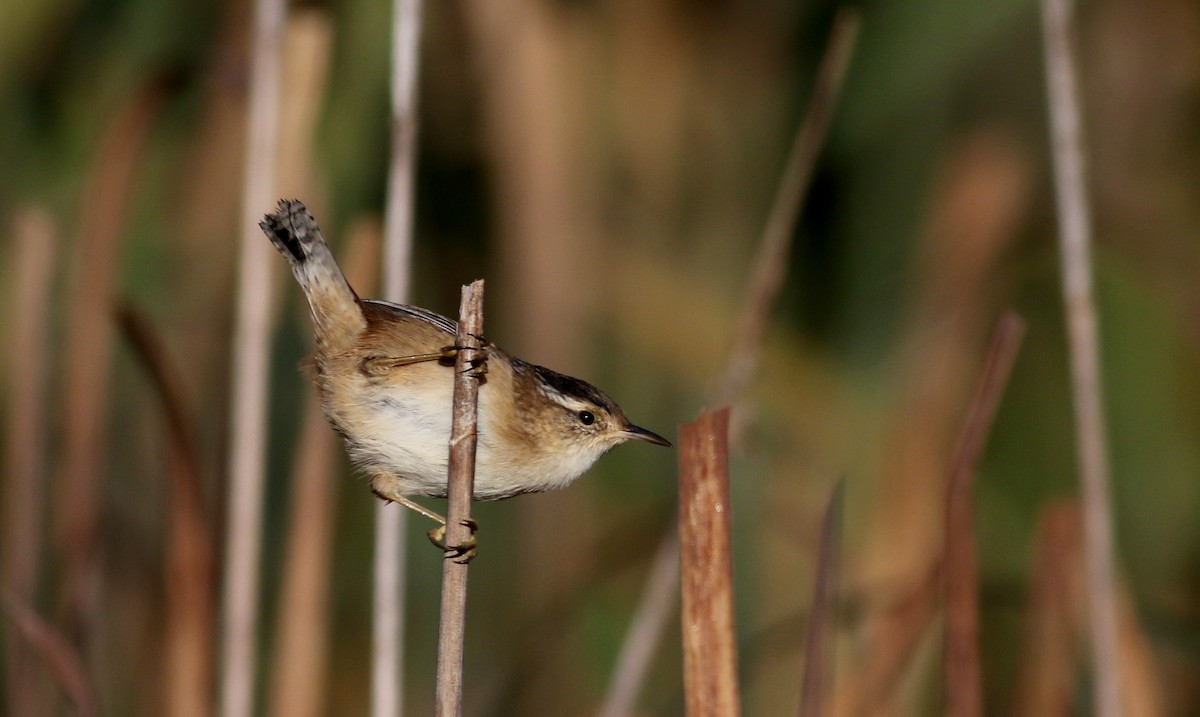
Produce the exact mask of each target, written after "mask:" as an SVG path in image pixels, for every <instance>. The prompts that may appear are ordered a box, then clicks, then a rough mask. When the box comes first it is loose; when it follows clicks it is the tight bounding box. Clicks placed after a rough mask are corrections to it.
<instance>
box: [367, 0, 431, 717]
mask: <svg viewBox="0 0 1200 717" xmlns="http://www.w3.org/2000/svg"><path fill="white" fill-rule="evenodd" d="M394 3H395V4H394V7H393V12H392V86H391V95H392V158H391V166H390V168H389V173H388V195H387V208H386V218H385V222H386V225H385V227H384V253H383V264H384V276H383V296H384V298H385V299H387V300H388V301H395V302H397V303H406V302H407V301H408V300H409V285H410V277H411V275H412V243H413V224H414V221H413V218H414V211H413V195H414V193H415V181H414V179H415V176H416V143H417V78H418V77H419V75H420V73H419V67H420V42H421V9H422V5H423V3H422V1H421V0H394ZM406 513H407V511H404V510H400V509H398V508H397V507H396V506H391V505H388V504H386V503H380V504H379V505H378V506H376V508H375V560H374V571H375V586H374V603H373V608H372V609H373V615H374V620H373V623H374V628H373V632H372V634H373V639H374V643H373V646H372V654H371V715H372V717H398V715H401V714H403V709H404V708H403V704H404V699H403V698H404V612H405V610H404V605H405V595H406V591H405V589H404V556H405V553H406V552H407V550H406V540H405V532H404V526H405V524H406V523H407V522H408V521H407V515H406Z"/></svg>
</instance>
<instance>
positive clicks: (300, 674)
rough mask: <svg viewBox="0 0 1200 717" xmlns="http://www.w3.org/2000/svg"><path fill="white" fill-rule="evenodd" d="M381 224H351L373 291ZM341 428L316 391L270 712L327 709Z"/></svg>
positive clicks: (300, 453) (352, 247) (303, 432)
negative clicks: (336, 430)
mask: <svg viewBox="0 0 1200 717" xmlns="http://www.w3.org/2000/svg"><path fill="white" fill-rule="evenodd" d="M379 244H380V228H379V225H378V223H377V222H374V221H367V222H362V223H360V224H359V225H358V226H357V227H356V228H355V229H354V230H352V231H351V237H350V241H349V247H348V249H347V255H346V261H344V262H342V266H343V268H344V269H345V272H346V278H347V279H348V280H349V281H350V285H351V286H354V287H356V288H357V290H358V291H360V292H362V294H363V295H364V296H370V295H371V294H372V293H373V291H374V288H375V285H376V284H377V283H378V271H377V267H378V265H379V261H378V256H379ZM336 454H337V440H336V434H334V432H333V431H332V430H331V429H330V427H329V424H328V422H327V421H326V420H325V414H324V412H323V411H322V410H321V404H320V402H319V401H318V400H317V397H316V394H315V393H312V394H310V395H309V400H308V404H307V405H306V406H305V409H304V419H303V421H302V424H301V428H300V439H299V442H298V443H297V445H296V453H295V459H294V460H293V464H292V499H291V501H290V505H291V508H290V516H289V518H288V534H287V547H286V548H285V554H284V557H283V569H282V585H281V587H280V597H279V603H280V604H279V616H278V620H277V622H276V629H275V633H276V647H275V655H276V657H275V671H274V675H273V677H272V687H271V702H270V705H271V706H270V714H273V715H276V716H277V717H316V716H317V715H320V714H324V713H325V707H326V702H325V697H326V696H325V685H326V679H327V663H328V657H329V621H330V613H329V601H330V587H331V576H330V567H331V563H330V561H331V558H332V555H333V539H334V534H333V533H334V530H333V528H334V515H335V512H336V509H337V501H336V498H337V493H336V491H334V490H333V487H334V485H333V483H332V482H331V481H332V479H333V478H334V461H333V459H334V457H335V455H336Z"/></svg>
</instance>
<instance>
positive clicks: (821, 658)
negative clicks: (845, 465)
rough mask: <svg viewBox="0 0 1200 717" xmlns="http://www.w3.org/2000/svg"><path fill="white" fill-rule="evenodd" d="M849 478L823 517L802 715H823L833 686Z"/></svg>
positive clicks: (836, 490) (839, 486)
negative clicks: (842, 546) (843, 533)
mask: <svg viewBox="0 0 1200 717" xmlns="http://www.w3.org/2000/svg"><path fill="white" fill-rule="evenodd" d="M845 494H846V481H845V480H844V479H843V480H840V481H838V482H837V485H835V486H834V488H833V494H832V495H830V496H829V504H828V505H827V506H826V507H825V515H824V516H823V517H822V518H821V542H820V545H819V546H818V548H817V576H816V580H815V581H814V584H813V599H812V608H811V609H810V610H809V611H808V625H807V628H806V629H805V635H804V672H803V674H802V675H801V679H800V708H799V710H798V712H797V714H798V715H799V717H820V716H821V715H823V714H825V710H826V709H828V704H827V703H828V701H829V697H830V693H831V692H832V686H833V666H834V658H835V655H834V652H835V650H834V647H835V645H834V639H835V637H836V622H837V595H838V575H839V574H840V573H841V565H840V561H841V555H840V552H841V530H842V525H841V520H842V504H843V502H844V501H845Z"/></svg>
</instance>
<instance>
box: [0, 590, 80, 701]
mask: <svg viewBox="0 0 1200 717" xmlns="http://www.w3.org/2000/svg"><path fill="white" fill-rule="evenodd" d="M0 609H3V611H4V614H5V616H6V617H8V619H9V621H10V622H11V623H12V624H13V626H14V627H15V628H16V632H17V635H19V636H20V638H21V639H22V640H24V641H25V642H26V643H27V644H28V645H29V646H30V647H31V648H32V649H33V652H34V653H35V654H37V655H38V656H40V657H41V658H42V662H43V663H44V664H45V665H46V667H47V668H48V671H49V673H50V675H51V677H53V678H54V681H55V682H57V683H58V685H59V687H60V688H61V689H62V691H63V692H64V693H65V694H66V695H67V698H68V699H69V700H70V701H71V705H72V706H73V707H74V708H75V712H76V713H77V714H78V715H80V717H95V716H96V715H99V714H100V709H99V705H98V703H97V702H96V695H95V693H94V692H93V691H92V687H91V685H90V684H89V681H88V675H87V671H86V670H85V669H84V667H83V660H81V659H80V657H79V653H78V652H76V650H75V648H74V647H72V645H71V643H70V641H69V640H67V638H66V637H65V636H63V635H62V634H61V633H60V632H58V631H57V630H55V629H54V628H53V627H51V626H50V624H49V623H47V622H46V621H45V620H43V619H42V618H41V616H40V615H38V614H37V613H36V612H34V611H33V610H32V609H31V608H30V607H29V606H28V605H24V604H22V603H19V602H17V601H16V599H15V598H14V597H13V596H12V595H11V594H8V593H0Z"/></svg>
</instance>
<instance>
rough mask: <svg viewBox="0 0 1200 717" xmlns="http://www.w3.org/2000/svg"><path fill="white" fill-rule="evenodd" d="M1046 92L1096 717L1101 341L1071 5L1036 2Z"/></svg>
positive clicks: (1099, 699)
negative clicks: (1078, 481)
mask: <svg viewBox="0 0 1200 717" xmlns="http://www.w3.org/2000/svg"><path fill="white" fill-rule="evenodd" d="M1041 5H1042V30H1043V39H1044V43H1045V54H1046V88H1047V94H1048V104H1049V108H1050V129H1051V149H1052V152H1053V155H1054V185H1055V189H1056V192H1055V194H1056V196H1057V200H1058V223H1059V250H1060V253H1061V256H1062V291H1063V304H1064V306H1065V307H1066V315H1067V316H1066V321H1067V336H1068V340H1069V352H1070V361H1071V384H1072V394H1073V396H1074V406H1075V440H1076V446H1077V450H1078V454H1079V470H1080V479H1081V482H1082V484H1083V485H1082V493H1083V514H1084V540H1085V544H1084V551H1085V562H1086V564H1087V580H1088V589H1087V594H1088V599H1089V615H1088V619H1089V625H1090V629H1091V637H1092V639H1091V648H1092V660H1093V663H1094V667H1095V674H1094V675H1093V679H1092V688H1093V700H1094V702H1095V709H1096V715H1097V717H1118V715H1119V714H1120V712H1121V670H1120V664H1119V658H1120V655H1119V636H1118V621H1117V593H1116V569H1115V567H1114V565H1113V562H1114V558H1113V546H1114V543H1115V538H1114V537H1113V526H1112V498H1111V496H1110V491H1109V467H1108V455H1107V437H1106V435H1105V419H1104V397H1103V392H1102V390H1101V384H1100V380H1101V367H1100V341H1099V335H1098V334H1099V327H1098V319H1097V316H1096V304H1095V299H1094V297H1093V290H1092V257H1091V243H1092V227H1091V208H1090V207H1089V206H1088V195H1087V176H1086V174H1085V168H1084V157H1083V131H1082V118H1081V113H1080V102H1079V81H1078V78H1077V77H1076V69H1075V63H1074V48H1073V47H1072V31H1073V30H1072V26H1071V15H1072V3H1071V2H1070V0H1042V3H1041Z"/></svg>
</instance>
